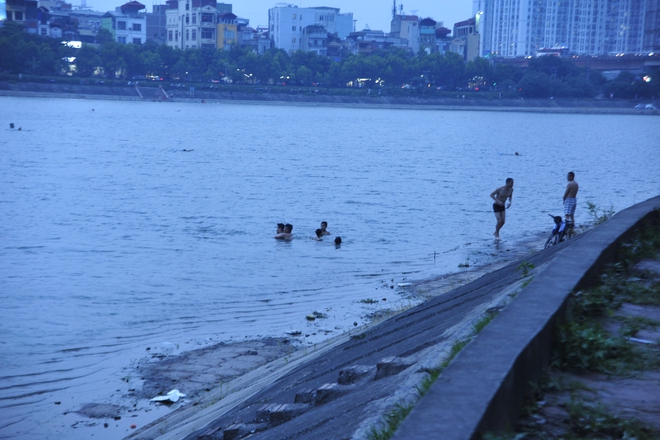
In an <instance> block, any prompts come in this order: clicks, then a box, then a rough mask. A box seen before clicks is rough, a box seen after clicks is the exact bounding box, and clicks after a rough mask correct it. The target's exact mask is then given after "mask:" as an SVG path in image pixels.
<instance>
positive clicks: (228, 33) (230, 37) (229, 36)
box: [224, 29, 236, 40]
mask: <svg viewBox="0 0 660 440" xmlns="http://www.w3.org/2000/svg"><path fill="white" fill-rule="evenodd" d="M224 37H225V39H227V40H233V39H234V38H236V33H235V32H234V31H231V30H229V29H225V32H224Z"/></svg>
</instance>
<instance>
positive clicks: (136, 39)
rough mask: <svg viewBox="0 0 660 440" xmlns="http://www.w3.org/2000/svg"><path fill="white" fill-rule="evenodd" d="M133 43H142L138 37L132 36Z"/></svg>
mask: <svg viewBox="0 0 660 440" xmlns="http://www.w3.org/2000/svg"><path fill="white" fill-rule="evenodd" d="M133 44H142V40H141V39H140V38H133Z"/></svg>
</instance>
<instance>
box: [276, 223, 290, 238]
mask: <svg viewBox="0 0 660 440" xmlns="http://www.w3.org/2000/svg"><path fill="white" fill-rule="evenodd" d="M292 230H293V225H291V224H289V223H287V224H286V225H284V232H282V233H280V234H277V235H275V238H277V239H278V240H286V241H289V240H293V234H292V233H291V231H292Z"/></svg>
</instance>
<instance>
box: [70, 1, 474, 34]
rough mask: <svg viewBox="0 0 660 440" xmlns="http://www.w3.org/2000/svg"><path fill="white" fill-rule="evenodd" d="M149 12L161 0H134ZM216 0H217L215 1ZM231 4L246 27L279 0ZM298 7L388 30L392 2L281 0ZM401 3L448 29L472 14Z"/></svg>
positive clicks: (109, 6)
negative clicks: (347, 15) (335, 12)
mask: <svg viewBox="0 0 660 440" xmlns="http://www.w3.org/2000/svg"><path fill="white" fill-rule="evenodd" d="M128 1H130V0H125V1H120V0H86V2H87V6H88V7H91V8H92V9H93V10H95V11H110V10H114V9H115V7H117V6H121V5H122V4H124V3H127V2H128ZM138 1H139V2H140V3H142V4H143V5H145V6H146V7H147V12H151V10H152V5H154V4H165V1H164V0H155V1H154V0H138ZM219 1H220V0H219ZM69 2H71V3H72V4H73V6H78V5H80V4H81V0H69ZM223 3H229V4H231V5H232V7H233V12H234V14H236V15H237V16H239V17H241V18H247V19H249V20H250V26H252V27H254V28H256V27H257V26H259V25H267V24H268V9H270V8H272V7H273V6H275V5H276V4H278V3H279V2H278V1H276V0H238V1H231V0H224V1H223ZM283 3H284V4H292V5H296V6H298V7H302V8H312V7H316V6H330V7H333V8H339V10H340V11H339V12H342V13H343V12H352V13H353V19H354V20H357V23H356V27H357V30H362V29H364V28H365V27H366V26H367V25H368V26H369V28H370V29H373V30H382V31H385V32H389V30H390V20H391V19H392V4H393V3H392V1H391V0H389V1H387V0H376V1H373V0H319V1H316V0H300V1H298V2H283ZM401 4H403V12H404V13H405V14H408V15H418V16H420V17H422V18H426V17H431V18H432V19H434V20H435V21H442V22H444V26H445V27H447V28H449V29H452V28H453V26H454V23H456V22H458V21H463V20H466V19H468V18H470V15H471V14H472V1H471V0H397V10H398V7H399V5H401Z"/></svg>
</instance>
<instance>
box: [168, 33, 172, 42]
mask: <svg viewBox="0 0 660 440" xmlns="http://www.w3.org/2000/svg"><path fill="white" fill-rule="evenodd" d="M167 40H168V41H172V31H167Z"/></svg>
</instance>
